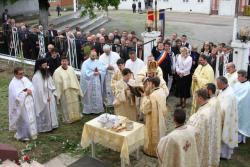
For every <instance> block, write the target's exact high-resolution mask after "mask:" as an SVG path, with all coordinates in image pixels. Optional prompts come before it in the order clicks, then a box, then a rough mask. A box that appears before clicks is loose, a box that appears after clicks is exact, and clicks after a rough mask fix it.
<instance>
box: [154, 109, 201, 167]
mask: <svg viewBox="0 0 250 167" xmlns="http://www.w3.org/2000/svg"><path fill="white" fill-rule="evenodd" d="M185 120H186V113H185V110H183V109H177V110H175V112H174V123H175V126H176V127H175V130H173V131H172V132H171V133H169V134H168V135H167V136H165V137H162V138H161V140H160V142H159V144H158V146H157V156H158V160H159V163H160V167H200V164H199V163H200V162H199V155H198V147H199V145H197V141H198V140H199V133H198V131H197V130H196V129H195V128H194V127H192V126H190V125H185Z"/></svg>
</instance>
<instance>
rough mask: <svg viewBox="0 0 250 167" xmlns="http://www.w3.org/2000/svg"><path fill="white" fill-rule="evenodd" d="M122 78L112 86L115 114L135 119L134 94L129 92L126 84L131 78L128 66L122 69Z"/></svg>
mask: <svg viewBox="0 0 250 167" xmlns="http://www.w3.org/2000/svg"><path fill="white" fill-rule="evenodd" d="M122 76H123V78H122V79H121V80H120V81H117V83H116V85H115V88H114V96H115V100H114V103H113V105H114V109H115V114H116V115H121V116H124V117H127V118H128V119H130V120H132V121H136V119H137V112H136V105H135V96H134V95H133V94H132V93H131V91H130V88H129V86H128V84H129V81H131V80H133V79H132V72H131V70H130V69H128V68H124V69H123V70H122Z"/></svg>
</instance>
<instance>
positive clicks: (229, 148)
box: [216, 76, 239, 159]
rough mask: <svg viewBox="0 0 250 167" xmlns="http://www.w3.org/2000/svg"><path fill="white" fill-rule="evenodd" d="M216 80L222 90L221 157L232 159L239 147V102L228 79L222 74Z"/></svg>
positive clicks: (219, 96)
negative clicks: (236, 148)
mask: <svg viewBox="0 0 250 167" xmlns="http://www.w3.org/2000/svg"><path fill="white" fill-rule="evenodd" d="M216 82H217V87H218V89H219V90H220V92H219V95H218V100H219V103H220V105H221V116H222V117H221V120H222V136H221V140H222V142H221V158H225V159H231V156H232V154H233V150H234V148H235V147H238V130H239V129H238V109H237V108H238V106H237V105H238V104H237V99H236V96H235V94H234V92H233V89H232V88H231V87H230V86H229V85H228V81H227V79H226V78H225V77H223V76H221V77H218V78H217V79H216Z"/></svg>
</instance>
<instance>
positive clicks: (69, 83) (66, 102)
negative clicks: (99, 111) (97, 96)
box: [53, 57, 82, 123]
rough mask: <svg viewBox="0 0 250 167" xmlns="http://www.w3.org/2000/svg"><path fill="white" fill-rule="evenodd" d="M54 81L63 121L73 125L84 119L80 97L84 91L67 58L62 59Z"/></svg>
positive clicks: (54, 75)
mask: <svg viewBox="0 0 250 167" xmlns="http://www.w3.org/2000/svg"><path fill="white" fill-rule="evenodd" d="M53 79H54V82H55V86H56V91H57V103H60V104H61V108H62V111H63V121H64V122H65V123H73V122H75V121H78V120H80V119H81V118H82V115H81V111H80V103H81V101H80V97H82V91H81V88H80V84H79V81H78V79H77V77H76V74H75V71H74V69H73V67H71V66H69V60H68V58H67V57H61V66H60V67H58V68H57V69H56V71H55V72H54V74H53Z"/></svg>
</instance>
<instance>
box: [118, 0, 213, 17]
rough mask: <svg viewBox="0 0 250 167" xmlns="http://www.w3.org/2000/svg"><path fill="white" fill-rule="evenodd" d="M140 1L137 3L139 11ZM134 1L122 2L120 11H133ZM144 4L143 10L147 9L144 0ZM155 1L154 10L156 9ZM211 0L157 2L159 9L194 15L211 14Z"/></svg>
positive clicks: (160, 0) (123, 0) (167, 0)
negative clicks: (169, 9) (170, 9)
mask: <svg viewBox="0 0 250 167" xmlns="http://www.w3.org/2000/svg"><path fill="white" fill-rule="evenodd" d="M138 1H139V0H137V1H135V3H136V6H137V9H138ZM133 2H134V1H133V0H121V1H120V5H119V9H125V10H132V4H133ZM141 2H142V9H143V10H144V9H145V3H144V0H141ZM154 2H155V1H153V8H154ZM210 6H211V0H157V8H158V9H165V8H172V11H175V12H190V10H192V12H193V13H204V14H210Z"/></svg>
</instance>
